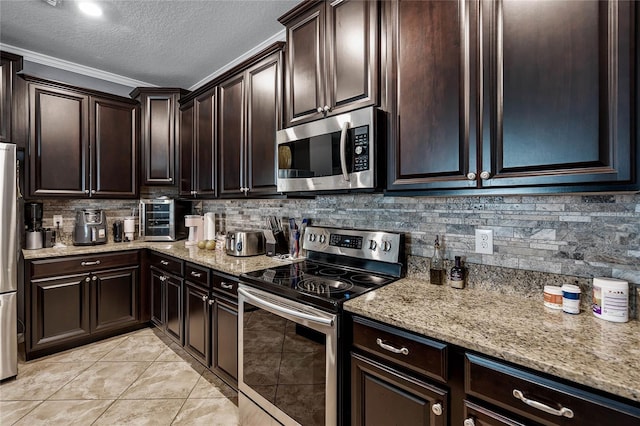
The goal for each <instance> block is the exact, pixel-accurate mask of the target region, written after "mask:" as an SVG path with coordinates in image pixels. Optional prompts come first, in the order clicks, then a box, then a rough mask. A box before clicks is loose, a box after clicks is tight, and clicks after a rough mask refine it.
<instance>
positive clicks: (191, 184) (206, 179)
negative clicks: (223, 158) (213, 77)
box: [179, 87, 217, 198]
mask: <svg viewBox="0 0 640 426" xmlns="http://www.w3.org/2000/svg"><path fill="white" fill-rule="evenodd" d="M216 103H217V88H216V87H213V88H212V89H210V90H208V91H206V92H205V93H202V94H200V95H198V96H197V97H196V98H194V99H193V100H190V101H188V102H187V103H185V104H183V105H181V107H180V188H179V189H180V195H182V196H187V197H200V198H211V197H215V196H216V127H217V124H216V110H217V104H216Z"/></svg>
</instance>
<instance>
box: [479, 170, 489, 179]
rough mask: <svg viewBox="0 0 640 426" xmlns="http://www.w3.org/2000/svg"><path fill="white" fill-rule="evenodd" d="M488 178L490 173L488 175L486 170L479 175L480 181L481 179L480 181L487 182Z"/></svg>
mask: <svg viewBox="0 0 640 426" xmlns="http://www.w3.org/2000/svg"><path fill="white" fill-rule="evenodd" d="M490 177H491V173H489V172H488V171H486V170H484V171H482V173H480V179H482V180H487V179H489V178H490Z"/></svg>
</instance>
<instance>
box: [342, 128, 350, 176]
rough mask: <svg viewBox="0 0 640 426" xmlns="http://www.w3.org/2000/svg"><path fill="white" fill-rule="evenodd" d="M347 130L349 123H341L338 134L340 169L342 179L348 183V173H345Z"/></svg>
mask: <svg viewBox="0 0 640 426" xmlns="http://www.w3.org/2000/svg"><path fill="white" fill-rule="evenodd" d="M347 130H349V122H348V121H345V122H344V123H342V131H341V132H340V167H341V168H342V179H344V180H345V181H346V182H349V173H347V152H346V151H347Z"/></svg>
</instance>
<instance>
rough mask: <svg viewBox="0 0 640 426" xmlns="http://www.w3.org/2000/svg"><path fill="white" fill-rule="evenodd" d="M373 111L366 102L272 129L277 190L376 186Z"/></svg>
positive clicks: (374, 115) (350, 188)
mask: <svg viewBox="0 0 640 426" xmlns="http://www.w3.org/2000/svg"><path fill="white" fill-rule="evenodd" d="M377 115H378V111H377V109H376V108H375V107H368V108H362V109H358V110H355V111H351V112H348V113H345V114H340V115H335V116H332V117H327V118H325V119H322V120H318V121H313V122H310V123H306V124H300V125H298V126H294V127H289V128H287V129H283V130H280V131H278V133H277V136H276V140H277V143H278V184H277V187H278V191H279V192H306V191H341V190H352V189H374V188H376V185H377V182H376V179H377V170H376V164H377V161H378V159H377V158H376V154H377V150H376V145H377V144H378V141H377V139H378V138H377V131H376V130H377V124H378V123H376V122H377V121H379V118H377V117H376V116H377Z"/></svg>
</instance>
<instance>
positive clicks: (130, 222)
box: [124, 216, 136, 241]
mask: <svg viewBox="0 0 640 426" xmlns="http://www.w3.org/2000/svg"><path fill="white" fill-rule="evenodd" d="M135 234H136V217H135V216H127V217H125V218H124V238H125V241H133V240H134V239H135Z"/></svg>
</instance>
